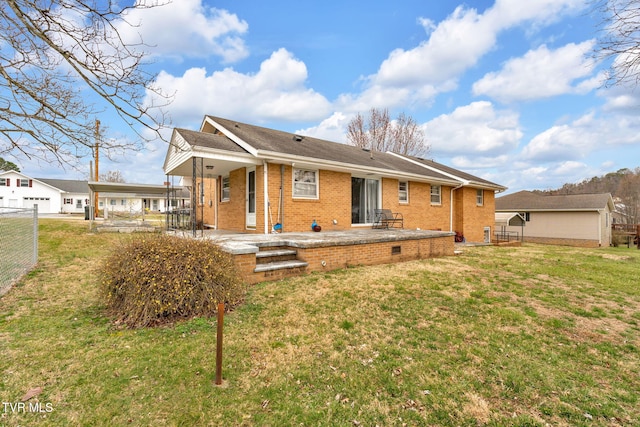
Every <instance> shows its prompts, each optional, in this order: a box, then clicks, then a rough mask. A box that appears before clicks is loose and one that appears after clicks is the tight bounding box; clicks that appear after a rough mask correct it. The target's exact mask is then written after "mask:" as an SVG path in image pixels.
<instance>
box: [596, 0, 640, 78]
mask: <svg viewBox="0 0 640 427" xmlns="http://www.w3.org/2000/svg"><path fill="white" fill-rule="evenodd" d="M593 2H594V5H595V8H596V9H597V10H598V12H600V14H601V15H602V16H603V18H602V21H601V23H600V29H601V36H600V37H599V40H598V44H597V47H596V56H597V57H598V58H600V59H606V58H610V59H612V60H613V62H612V65H611V70H610V74H609V78H608V82H609V83H610V84H614V85H619V84H631V85H633V86H636V85H637V84H638V83H639V82H640V1H639V0H593Z"/></svg>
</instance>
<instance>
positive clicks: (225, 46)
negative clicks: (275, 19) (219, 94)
mask: <svg viewBox="0 0 640 427" xmlns="http://www.w3.org/2000/svg"><path fill="white" fill-rule="evenodd" d="M138 3H139V1H138ZM126 21H127V22H128V23H130V24H132V25H133V26H132V25H128V24H127V23H122V24H121V26H120V28H119V32H120V34H121V35H122V36H123V37H124V39H125V40H126V41H127V42H128V43H138V42H139V41H140V40H142V41H143V42H144V43H145V44H146V45H148V46H150V48H149V50H150V52H151V53H152V55H154V56H177V57H184V56H190V57H208V56H211V55H216V56H219V57H221V58H222V61H223V62H225V63H230V62H235V61H238V60H240V59H243V58H245V57H246V56H247V55H248V51H247V48H246V46H245V44H244V40H243V39H242V38H241V37H240V36H241V35H242V34H244V33H246V32H247V30H248V28H249V25H248V24H247V23H246V22H245V21H243V20H241V19H239V18H238V17H237V16H236V15H235V14H233V13H229V12H228V11H226V10H223V9H217V8H214V7H206V6H203V5H202V0H179V1H172V2H169V3H167V4H163V5H162V6H158V7H152V8H140V9H132V10H131V11H130V12H128V13H127V15H126Z"/></svg>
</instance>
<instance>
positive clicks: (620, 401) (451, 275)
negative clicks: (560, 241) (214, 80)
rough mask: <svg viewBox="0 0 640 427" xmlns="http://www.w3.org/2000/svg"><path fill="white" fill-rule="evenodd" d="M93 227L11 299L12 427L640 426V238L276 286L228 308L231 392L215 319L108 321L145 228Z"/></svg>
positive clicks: (59, 250)
mask: <svg viewBox="0 0 640 427" xmlns="http://www.w3.org/2000/svg"><path fill="white" fill-rule="evenodd" d="M87 229H88V225H87V224H86V223H85V222H83V221H65V220H53V219H49V220H41V224H40V263H39V265H38V267H37V269H36V270H34V271H33V272H32V273H30V274H29V275H28V276H27V277H26V278H25V279H23V280H22V281H21V282H20V283H19V284H18V285H17V286H16V287H14V289H12V290H11V291H10V292H9V293H8V294H6V295H4V296H3V297H2V298H0V350H1V352H0V376H1V377H0V378H1V381H0V400H1V401H2V402H3V406H2V407H0V425H2V426H4V425H7V426H18V425H29V426H34V425H35V426H38V425H42V426H45V425H46V426H49V425H56V426H66V425H68V426H103V425H104V426H124V425H135V426H152V425H153V426H164V425H167V426H206V425H220V426H237V425H246V426H253V425H255V426H263V425H271V426H281V425H296V426H335V425H340V426H375V425H379V426H402V425H407V426H420V425H424V426H449V425H451V426H478V425H481V426H482V425H487V426H546V425H552V426H631V425H638V423H639V421H638V420H640V335H639V333H640V326H639V325H640V285H639V282H640V280H639V279H640V277H639V276H640V251H638V250H636V249H628V248H606V249H577V248H566V247H559V246H542V245H525V246H523V247H521V248H501V247H477V248H468V249H465V251H464V253H463V254H462V255H459V256H456V257H447V258H440V259H433V260H424V261H414V262H408V263H403V264H395V265H383V266H376V267H358V268H351V269H347V270H339V271H334V272H329V273H324V274H322V273H316V274H312V275H309V276H306V277H301V278H294V279H289V280H285V281H281V282H273V283H263V284H259V285H256V286H253V287H252V288H251V289H250V291H249V294H248V297H247V301H246V303H245V304H244V305H243V306H241V307H240V308H238V309H237V310H236V311H234V312H232V313H229V314H227V315H226V317H225V325H224V327H225V335H224V340H225V341H224V364H223V377H224V383H223V385H222V386H216V385H214V377H215V341H216V337H215V326H216V324H215V319H195V320H191V321H189V322H186V323H182V324H178V325H176V326H174V327H165V328H160V329H143V330H127V329H122V328H118V327H115V326H113V325H112V324H111V323H110V321H109V319H107V318H105V316H104V314H103V306H102V305H101V302H100V300H99V299H98V294H97V291H96V288H95V286H96V285H95V284H96V278H95V276H94V273H93V268H94V266H95V265H96V264H97V263H98V262H99V260H100V259H101V258H102V257H103V256H104V255H105V254H107V253H108V252H109V251H110V250H111V248H112V247H113V246H114V244H115V243H116V242H117V240H119V239H129V238H132V236H131V235H122V234H111V233H105V234H90V233H88V232H87ZM36 387H42V392H41V393H40V394H39V395H38V396H37V397H34V398H32V399H31V400H29V401H28V402H27V403H26V405H25V410H24V411H20V410H17V411H16V410H15V409H12V408H18V406H17V403H18V402H20V400H21V398H22V397H23V396H24V395H25V394H26V393H27V392H28V391H29V390H31V389H34V388H36ZM36 403H38V404H39V406H38V405H37V404H36ZM29 404H31V405H32V407H31V408H29ZM29 409H31V410H36V409H40V411H41V412H37V411H36V412H33V411H29Z"/></svg>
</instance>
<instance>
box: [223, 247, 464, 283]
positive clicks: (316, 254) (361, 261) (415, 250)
mask: <svg viewBox="0 0 640 427" xmlns="http://www.w3.org/2000/svg"><path fill="white" fill-rule="evenodd" d="M398 246H399V247H400V253H399V254H392V247H398ZM453 250H454V242H453V237H452V236H443V237H435V238H431V239H420V240H402V241H398V242H384V243H370V244H362V245H346V246H328V247H319V248H307V249H300V248H298V249H297V251H298V259H299V260H302V261H305V262H307V263H309V266H308V267H306V268H297V269H293V270H276V271H272V272H260V273H255V272H254V271H253V269H254V268H255V266H256V256H255V254H242V255H234V262H235V264H236V266H237V267H238V270H239V273H240V274H241V276H242V277H243V279H244V280H245V282H247V283H249V284H253V283H259V282H263V281H270V280H278V279H282V278H284V277H290V276H298V275H301V274H305V273H310V272H312V271H331V270H336V269H339V268H346V267H353V266H359V265H376V264H389V263H395V262H404V261H410V260H416V259H426V258H434V257H440V256H448V255H453ZM323 261H324V265H323Z"/></svg>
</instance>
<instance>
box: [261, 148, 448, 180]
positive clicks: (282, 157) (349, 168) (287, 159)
mask: <svg viewBox="0 0 640 427" xmlns="http://www.w3.org/2000/svg"><path fill="white" fill-rule="evenodd" d="M258 157H259V158H263V159H267V160H269V161H270V162H275V163H278V162H280V163H300V164H303V165H309V166H313V167H314V168H317V169H328V170H338V171H343V172H348V173H354V172H355V173H362V174H373V175H379V176H381V177H385V178H387V177H389V178H394V179H403V180H408V181H414V182H429V183H434V184H442V185H457V184H459V182H458V181H450V180H445V179H438V178H430V177H425V176H423V175H416V174H412V173H406V172H399V171H394V170H389V169H380V168H367V167H365V166H359V165H354V164H352V163H342V162H335V161H332V160H322V159H317V158H312V157H302V156H296V155H292V154H286V153H278V152H273V151H262V150H258Z"/></svg>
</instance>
